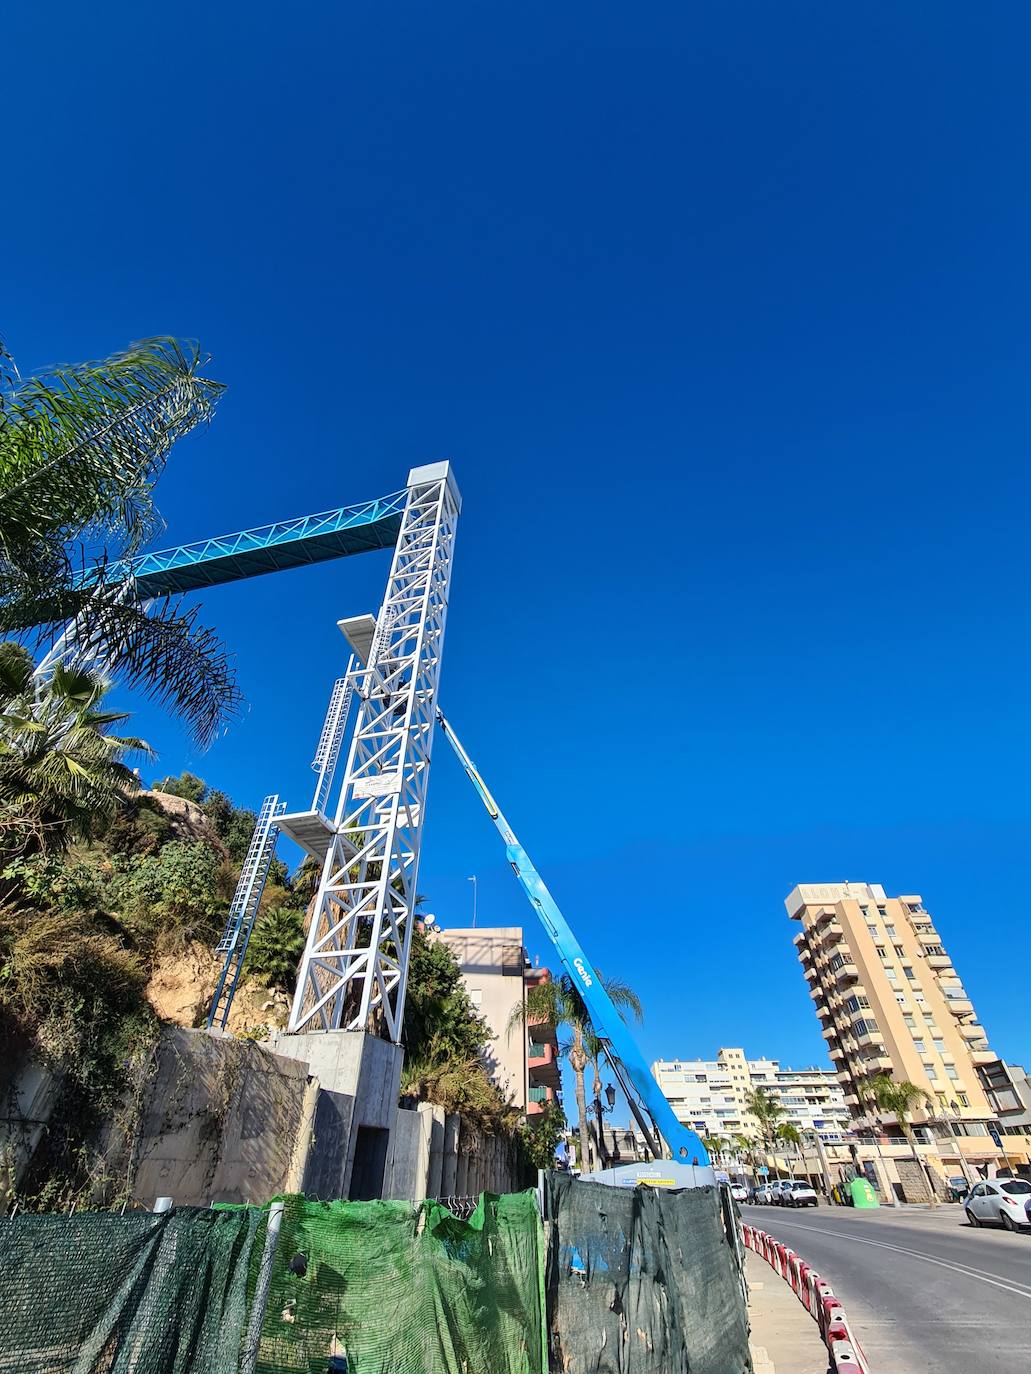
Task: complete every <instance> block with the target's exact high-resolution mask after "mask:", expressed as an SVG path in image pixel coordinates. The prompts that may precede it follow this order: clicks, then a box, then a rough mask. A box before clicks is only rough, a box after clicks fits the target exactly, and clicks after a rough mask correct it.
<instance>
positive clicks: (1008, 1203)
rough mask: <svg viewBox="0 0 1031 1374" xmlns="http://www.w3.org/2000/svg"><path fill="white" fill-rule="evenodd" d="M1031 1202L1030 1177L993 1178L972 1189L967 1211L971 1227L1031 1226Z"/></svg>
mask: <svg viewBox="0 0 1031 1374" xmlns="http://www.w3.org/2000/svg"><path fill="white" fill-rule="evenodd" d="M1029 1202H1031V1183H1028V1181H1027V1179H1026V1178H993V1179H988V1181H987V1182H985V1183H977V1184H975V1185H974V1187H973V1188H971V1190H970V1195H969V1197H968V1198H967V1200H966V1202H964V1204H963V1210H964V1211H965V1212H966V1214H967V1220H968V1221H969V1222H970V1225H971V1226H1005V1228H1006V1230H1007V1231H1019V1230H1020V1229H1021V1227H1023V1226H1031V1219H1029V1217H1028V1211H1027V1204H1028V1203H1029Z"/></svg>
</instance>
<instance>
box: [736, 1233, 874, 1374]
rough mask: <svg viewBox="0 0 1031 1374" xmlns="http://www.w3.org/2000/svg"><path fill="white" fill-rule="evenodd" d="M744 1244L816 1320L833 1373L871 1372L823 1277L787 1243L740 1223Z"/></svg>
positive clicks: (831, 1289) (862, 1373)
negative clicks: (784, 1243) (763, 1261)
mask: <svg viewBox="0 0 1031 1374" xmlns="http://www.w3.org/2000/svg"><path fill="white" fill-rule="evenodd" d="M741 1229H742V1236H743V1237H744V1243H745V1245H746V1246H747V1247H748V1249H749V1250H751V1251H753V1253H755V1254H757V1255H759V1256H760V1258H761V1259H764V1260H765V1261H766V1262H767V1264H768V1265H769V1266H770V1268H771V1269H773V1270H774V1271H775V1272H776V1273H778V1274H779V1275H780V1276H781V1278H782V1279H784V1280H785V1281H786V1282H787V1283H789V1284H790V1285H791V1289H792V1291H793V1292H794V1294H795V1296H796V1297H797V1298H798V1300H799V1302H800V1303H801V1304H802V1306H803V1307H804V1308H805V1309H806V1311H807V1312H808V1313H809V1315H810V1316H811V1317H812V1318H813V1319H814V1320H815V1321H816V1324H817V1326H818V1327H819V1331H820V1335H821V1337H822V1338H823V1341H824V1344H825V1345H826V1347H827V1354H828V1356H829V1358H830V1369H831V1371H832V1374H870V1366H869V1365H868V1364H867V1362H866V1356H865V1355H864V1354H863V1350H862V1347H861V1346H860V1344H859V1342H858V1341H857V1340H856V1338H855V1335H854V1333H853V1331H852V1328H851V1326H850V1325H849V1320H848V1316H847V1314H846V1312H845V1309H844V1307H842V1305H841V1300H840V1298H837V1297H835V1294H834V1289H833V1288H832V1287H831V1285H830V1284H829V1283H828V1282H827V1280H826V1279H824V1278H821V1276H820V1275H819V1274H818V1273H817V1272H816V1270H815V1269H814V1268H813V1267H812V1265H809V1264H806V1262H805V1260H803V1259H802V1258H801V1256H800V1255H796V1254H795V1252H794V1250H792V1249H791V1248H790V1247H789V1246H787V1245H783V1244H782V1243H781V1242H780V1241H778V1240H775V1239H774V1238H773V1236H771V1235H768V1234H767V1233H766V1232H765V1231H760V1230H758V1229H757V1228H756V1227H755V1226H742V1228H741Z"/></svg>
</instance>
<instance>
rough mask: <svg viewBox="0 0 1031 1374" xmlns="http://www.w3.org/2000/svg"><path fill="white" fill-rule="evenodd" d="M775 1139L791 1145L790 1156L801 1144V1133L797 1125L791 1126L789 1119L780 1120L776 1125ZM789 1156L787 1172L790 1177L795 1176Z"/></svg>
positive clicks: (796, 1151) (795, 1152)
mask: <svg viewBox="0 0 1031 1374" xmlns="http://www.w3.org/2000/svg"><path fill="white" fill-rule="evenodd" d="M775 1139H776V1140H777V1141H779V1142H781V1143H783V1144H785V1145H790V1146H791V1156H794V1155H796V1154H797V1153H798V1150H799V1147H800V1145H801V1144H802V1135H801V1132H800V1131H799V1129H798V1127H797V1126H793V1125H792V1124H791V1122H790V1121H782V1122H780V1124H779V1125H778V1126H777V1129H776V1134H775ZM791 1156H789V1157H788V1173H789V1174H790V1175H791V1177H792V1178H794V1177H795V1169H794V1164H793V1162H792V1158H791Z"/></svg>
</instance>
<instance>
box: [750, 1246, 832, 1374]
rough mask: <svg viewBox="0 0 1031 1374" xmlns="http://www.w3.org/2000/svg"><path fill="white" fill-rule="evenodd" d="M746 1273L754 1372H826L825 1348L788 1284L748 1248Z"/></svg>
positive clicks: (812, 1322) (820, 1373) (765, 1373)
mask: <svg viewBox="0 0 1031 1374" xmlns="http://www.w3.org/2000/svg"><path fill="white" fill-rule="evenodd" d="M745 1273H746V1275H747V1277H748V1320H749V1322H750V1323H751V1327H752V1333H751V1336H750V1337H749V1344H750V1346H751V1350H752V1365H753V1367H754V1370H755V1374H827V1348H826V1346H825V1345H824V1343H823V1341H822V1340H821V1339H820V1332H819V1329H818V1327H817V1325H816V1323H815V1322H814V1321H813V1319H812V1317H811V1316H810V1315H809V1313H808V1312H807V1311H806V1310H805V1308H804V1307H803V1306H802V1304H801V1303H800V1302H799V1301H798V1298H797V1297H796V1296H795V1294H794V1293H793V1292H792V1289H791V1286H790V1284H788V1283H785V1281H784V1280H783V1279H782V1278H781V1277H780V1275H779V1274H775V1273H774V1272H773V1270H772V1269H771V1268H770V1266H769V1265H768V1264H766V1263H764V1262H763V1260H761V1259H759V1257H758V1256H757V1255H753V1254H752V1252H751V1250H746V1251H745Z"/></svg>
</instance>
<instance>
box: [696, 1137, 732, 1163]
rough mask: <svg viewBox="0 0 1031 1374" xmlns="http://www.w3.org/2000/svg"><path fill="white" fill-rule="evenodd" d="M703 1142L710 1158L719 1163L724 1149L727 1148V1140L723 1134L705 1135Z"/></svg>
mask: <svg viewBox="0 0 1031 1374" xmlns="http://www.w3.org/2000/svg"><path fill="white" fill-rule="evenodd" d="M702 1144H703V1145H704V1146H705V1148H706V1150H707V1151H708V1153H709V1157H710V1159H712V1161H713V1162H714V1163H719V1161H720V1159H721V1157H722V1155H723V1152H724V1150H725V1149H726V1148H727V1141H726V1140H725V1139H724V1138H723V1136H721V1135H703V1136H702Z"/></svg>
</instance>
